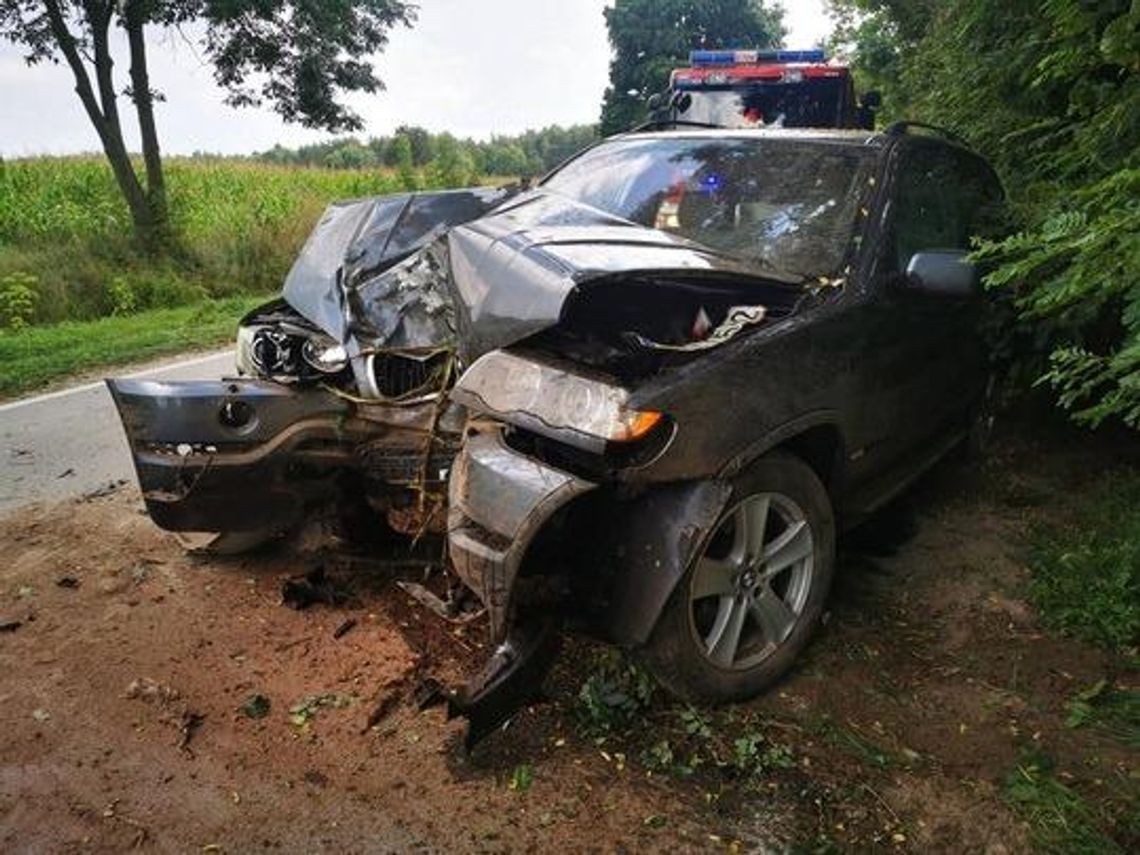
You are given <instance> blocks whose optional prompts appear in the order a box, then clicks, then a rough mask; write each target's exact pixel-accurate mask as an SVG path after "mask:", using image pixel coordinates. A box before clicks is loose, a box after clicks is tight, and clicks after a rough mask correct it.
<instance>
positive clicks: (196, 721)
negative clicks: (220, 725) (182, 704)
mask: <svg viewBox="0 0 1140 855" xmlns="http://www.w3.org/2000/svg"><path fill="white" fill-rule="evenodd" d="M205 720H206V717H205V716H204V715H202V714H201V713H196V712H193V711H192V710H184V711H183V713H182V717H181V718H180V719H179V722H178V732H179V733H181V734H182V738H181V739H180V740H179V742H178V748H179V750H181V751H185V752H186V753H187V754H191V753H192V752H191V751H190V740H191V739H193V738H194V734H195V733H197V732H198V728H200V727H201V726H202V722H204V721H205Z"/></svg>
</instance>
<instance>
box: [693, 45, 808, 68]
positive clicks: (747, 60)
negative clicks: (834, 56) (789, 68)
mask: <svg viewBox="0 0 1140 855" xmlns="http://www.w3.org/2000/svg"><path fill="white" fill-rule="evenodd" d="M826 61H827V54H825V53H824V51H823V49H822V48H812V49H810V50H695V51H692V52H691V53H690V54H689V63H690V64H691V65H755V64H756V63H758V62H826Z"/></svg>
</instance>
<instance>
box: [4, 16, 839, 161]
mask: <svg viewBox="0 0 1140 855" xmlns="http://www.w3.org/2000/svg"><path fill="white" fill-rule="evenodd" d="M606 5H607V2H606V0H558V2H554V0H481V2H471V0H466V2H465V0H421V2H420V12H419V19H418V21H417V23H416V25H415V26H414V27H413V28H412V29H410V30H404V29H400V30H396V31H394V32H393V34H392V39H391V42H390V44H389V46H388V49H387V50H386V51H385V52H384V54H383V55H382V56H381V57H380V58H379V60H378V62H377V63H376V68H377V71H378V73H379V75H380V77H381V78H382V79H383V80H384V82H385V84H386V85H387V91H385V92H382V93H379V94H377V95H369V96H361V97H354V98H353V99H352V103H353V105H354V107H355V108H356V110H357V111H358V112H359V113H360V115H361V116H362V117H363V118H364V120H365V122H366V127H365V131H364V133H365V134H368V135H381V134H385V133H389V132H390V131H392V129H394V128H395V127H396V126H397V125H401V124H409V125H422V126H424V127H426V128H428V129H430V130H433V131H444V130H447V131H451V132H452V133H454V134H457V135H458V136H473V137H478V138H486V137H489V136H490V135H491V134H495V133H503V134H509V133H515V132H518V131H523V130H526V129H527V128H540V127H543V126H545V125H551V124H562V125H570V124H576V123H580V122H594V121H597V118H598V112H599V106H600V104H601V98H602V92H603V90H604V89H605V87H606V78H607V75H608V72H609V58H610V51H609V44H608V42H607V41H606V29H605V22H604V20H603V18H602V9H603V8H604V7H605V6H606ZM784 6H785V10H786V14H785V22H786V24H787V26H788V28H789V30H790V31H791V32H790V34H789V36H788V38H787V44H788V46H790V47H810V46H811V45H813V44H814V43H815V42H817V41H818V40H819V39H820V38H822V37H823V36H824V35H826V33H827V32H829V30H830V21H829V20H828V19H827V18H826V16H825V15H824V13H823V0H785V2H784ZM122 47H123V46H122V45H120V48H122ZM127 65H128V63H127V59H126V57H125V56H124V55H123V52H122V51H121V50H120V53H119V54H118V64H117V66H116V70H117V72H118V74H119V75H120V83H121V85H124V86H125V85H126V78H125V75H126V71H127ZM150 66H151V79H152V81H153V84H154V86H155V87H157V88H158V89H160V90H161V91H162V92H163V93H164V94H165V95H166V97H167V101H166V102H165V103H163V104H160V105H158V108H157V109H158V123H159V134H160V137H161V141H162V145H163V148H164V150H165V151H166V152H168V153H172V154H189V153H191V152H194V151H210V152H221V153H227V154H228V153H248V152H252V151H258V150H262V149H267V148H270V147H272V146H273V144H274V143H278V142H280V143H283V144H284V145H290V146H294V145H297V144H299V143H304V142H311V141H315V140H319V139H323V138H325V137H326V136H327V134H324V133H320V132H316V131H306V130H305V129H303V128H299V127H296V126H290V125H286V124H284V123H283V122H281V121H280V120H279V119H278V118H277V117H276V116H275V115H274V114H273V113H272V112H270V111H268V110H253V109H242V110H234V109H231V108H228V107H226V106H225V105H224V104H223V103H222V93H221V92H220V90H218V88H217V87H215V86H214V84H213V80H212V77H211V74H210V69H209V68H208V67H207V66H204V65H203V64H202V62H201V61H200V59H199V57H198V56H197V54H196V53H195V51H194V49H193V47H192V46H191V45H189V44H186V43H185V42H184V41H183V40H182V39H181V38H178V37H164V36H162V35H160V34H158V33H156V34H155V35H154V36H153V37H152V42H151V46H150ZM124 118H125V119H126V118H128V117H127V116H124ZM125 124H126V122H125ZM134 140H135V138H134V137H132V139H131V142H130V144H131V146H132V147H136V145H137V144H136V143H135V141H134ZM97 148H98V140H97V138H96V137H95V133H94V131H93V130H92V129H91V127H90V125H89V124H88V122H87V118H86V116H85V114H84V113H83V108H82V107H81V106H80V104H79V100H78V98H77V97H76V95H75V93H74V90H73V83H72V80H71V77H70V73H69V72H68V71H67V70H66V68H65V67H63V66H51V65H40V66H37V67H32V68H29V67H28V66H26V65H25V64H24V62H23V60H22V59H21V55H20V52H19V51H18V50H16V49H15V48H13V47H12V46H10V45H8V44H4V45H3V46H0V155H3V156H8V157H10V156H20V155H29V154H64V153H71V152H78V151H91V150H96V149H97Z"/></svg>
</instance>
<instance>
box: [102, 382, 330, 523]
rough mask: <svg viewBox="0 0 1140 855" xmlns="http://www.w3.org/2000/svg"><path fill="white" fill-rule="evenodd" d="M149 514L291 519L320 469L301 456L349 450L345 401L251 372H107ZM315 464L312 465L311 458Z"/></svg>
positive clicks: (198, 519)
mask: <svg viewBox="0 0 1140 855" xmlns="http://www.w3.org/2000/svg"><path fill="white" fill-rule="evenodd" d="M107 386H108V387H109V388H110V390H111V395H112V397H113V398H114V400H115V405H116V406H117V407H118V410H119V416H120V418H121V419H122V422H123V428H124V429H125V431H126V434H127V439H128V441H129V443H130V447H131V454H132V456H133V457H134V464H135V471H136V473H137V474H138V479H139V487H140V488H141V490H142V494H143V498H144V499H145V501H146V506H147V510H148V511H149V512H150V515H151V518H152V519H153V520H154V521H155V523H157V524H158V525H159V526H161V527H162V528H165V529H169V530H172V531H250V530H254V529H259V528H263V527H265V526H273V525H282V526H287V525H289V524H290V523H292V522H295V521H296V520H297V519H298V518H299V516H300V514H301V512H302V511H303V508H304V505H305V503H306V501H307V500H309V499H310V498H312V497H313V495H314V493H319V492H320V490H321V489H322V487H323V485H322V483H321V479H320V478H316V479H305V478H304V477H296V475H297V471H296V470H297V469H298V467H300V468H303V467H304V464H305V462H306V460H307V459H309V460H311V461H312V462H319V463H322V464H324V469H325V471H327V469H328V464H330V463H332V464H335V463H336V462H338V460H339V458H341V457H343V458H344V459H345V460H348V459H350V453H351V447H352V444H353V443H352V440H353V436H352V433H353V432H352V430H351V429H350V427H348V426H347V422H346V420H347V419H348V418H349V417H350V415H351V412H350V407H351V405H350V404H349V403H348V402H346V401H344V400H342V399H340V398H338V397H337V396H335V395H332V394H330V393H328V392H324V391H322V390H319V389H294V388H290V387H287V386H283V385H280V384H277V383H269V382H263V381H254V380H218V381H192V382H170V383H165V382H157V381H152V380H108V381H107ZM318 469H319V467H318Z"/></svg>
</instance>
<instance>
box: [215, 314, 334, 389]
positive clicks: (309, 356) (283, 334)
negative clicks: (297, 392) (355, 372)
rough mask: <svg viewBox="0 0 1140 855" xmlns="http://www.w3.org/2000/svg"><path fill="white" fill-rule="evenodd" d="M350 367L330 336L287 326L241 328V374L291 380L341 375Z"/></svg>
mask: <svg viewBox="0 0 1140 855" xmlns="http://www.w3.org/2000/svg"><path fill="white" fill-rule="evenodd" d="M347 367H348V353H347V351H346V350H345V348H344V346H343V345H341V344H338V343H337V342H335V341H334V340H333V339H331V338H329V337H328V336H326V335H321V334H314V333H311V332H309V331H308V330H304V329H293V328H291V327H288V328H287V327H286V325H284V324H279V325H274V326H269V325H265V326H262V325H256V324H251V325H249V326H242V327H238V335H237V369H238V372H239V373H240V374H244V375H250V376H255V377H269V378H272V379H275V380H282V381H289V380H301V379H309V378H314V377H318V376H320V375H325V374H339V373H340V372H341V371H343V370H344V369H345V368H347Z"/></svg>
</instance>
